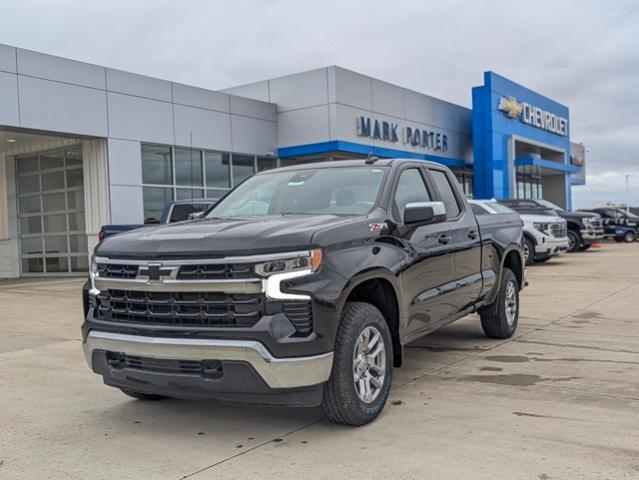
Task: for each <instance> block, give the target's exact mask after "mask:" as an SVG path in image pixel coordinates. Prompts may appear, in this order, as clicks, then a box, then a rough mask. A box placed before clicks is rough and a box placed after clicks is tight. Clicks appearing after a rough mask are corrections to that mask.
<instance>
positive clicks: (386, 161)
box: [258, 158, 442, 175]
mask: <svg viewBox="0 0 639 480" xmlns="http://www.w3.org/2000/svg"><path fill="white" fill-rule="evenodd" d="M366 160H367V159H365V158H362V159H354V160H335V161H332V162H318V163H303V164H300V165H291V166H289V167H280V168H278V169H276V170H277V171H295V170H315V169H320V168H346V167H390V166H391V165H395V164H400V163H415V164H419V165H427V166H432V167H442V164H441V163H437V162H429V161H427V160H414V159H410V158H380V159H377V160H375V161H374V162H373V163H366ZM272 171H274V170H265V171H263V172H260V173H259V174H258V175H261V174H265V173H268V172H272Z"/></svg>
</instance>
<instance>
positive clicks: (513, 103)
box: [498, 96, 524, 118]
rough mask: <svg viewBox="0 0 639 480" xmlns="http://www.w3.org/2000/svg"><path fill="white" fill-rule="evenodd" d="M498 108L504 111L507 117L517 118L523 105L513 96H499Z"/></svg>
mask: <svg viewBox="0 0 639 480" xmlns="http://www.w3.org/2000/svg"><path fill="white" fill-rule="evenodd" d="M498 108H499V110H500V111H501V112H504V113H505V114H506V115H507V116H508V117H509V118H517V117H518V116H520V115H521V112H522V111H523V110H524V107H523V106H522V104H521V103H519V102H518V101H517V99H516V98H515V97H510V96H508V97H501V98H500V99H499V107H498Z"/></svg>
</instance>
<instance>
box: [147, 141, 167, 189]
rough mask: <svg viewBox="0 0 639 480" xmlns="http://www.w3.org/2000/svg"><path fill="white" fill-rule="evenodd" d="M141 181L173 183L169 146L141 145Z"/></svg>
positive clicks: (162, 183) (161, 183)
mask: <svg viewBox="0 0 639 480" xmlns="http://www.w3.org/2000/svg"><path fill="white" fill-rule="evenodd" d="M142 183H153V184H157V185H171V184H172V183H173V173H172V169H171V148H170V147H161V146H158V145H142Z"/></svg>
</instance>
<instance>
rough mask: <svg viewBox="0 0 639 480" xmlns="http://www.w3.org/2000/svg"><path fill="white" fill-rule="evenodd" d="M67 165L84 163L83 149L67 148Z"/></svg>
mask: <svg viewBox="0 0 639 480" xmlns="http://www.w3.org/2000/svg"><path fill="white" fill-rule="evenodd" d="M65 157H66V159H67V165H82V149H81V148H78V149H76V150H67V151H66V153H65Z"/></svg>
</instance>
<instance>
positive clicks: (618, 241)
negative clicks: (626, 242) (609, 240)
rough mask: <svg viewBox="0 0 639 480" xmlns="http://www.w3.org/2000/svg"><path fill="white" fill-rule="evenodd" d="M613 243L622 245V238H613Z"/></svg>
mask: <svg viewBox="0 0 639 480" xmlns="http://www.w3.org/2000/svg"><path fill="white" fill-rule="evenodd" d="M615 242H617V243H622V242H623V238H621V237H615Z"/></svg>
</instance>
